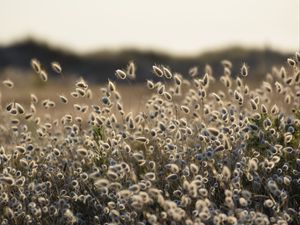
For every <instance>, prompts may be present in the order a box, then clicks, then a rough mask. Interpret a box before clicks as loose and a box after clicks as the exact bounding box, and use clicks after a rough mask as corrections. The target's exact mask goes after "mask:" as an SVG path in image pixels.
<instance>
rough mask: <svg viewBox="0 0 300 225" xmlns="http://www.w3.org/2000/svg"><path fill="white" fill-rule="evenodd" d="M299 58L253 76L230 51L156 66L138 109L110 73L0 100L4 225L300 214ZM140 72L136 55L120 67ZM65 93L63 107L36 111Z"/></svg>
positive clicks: (291, 219)
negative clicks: (97, 83) (95, 86)
mask: <svg viewBox="0 0 300 225" xmlns="http://www.w3.org/2000/svg"><path fill="white" fill-rule="evenodd" d="M299 60H300V57H299V53H297V54H296V57H294V58H293V57H291V58H289V59H288V60H287V63H286V64H285V67H281V68H277V67H274V68H273V69H272V71H271V72H270V73H268V74H267V75H266V77H265V80H264V81H263V82H262V83H261V84H256V85H255V86H253V87H251V86H250V85H247V82H246V79H249V76H251V68H249V67H248V66H247V65H246V64H243V65H242V66H241V70H240V74H238V75H237V76H236V77H235V76H233V75H232V73H231V69H232V66H233V65H232V63H231V62H230V61H228V60H223V61H222V62H221V64H222V65H223V68H224V72H223V74H221V75H220V76H219V74H216V75H214V74H213V72H212V68H211V67H210V66H209V65H206V67H205V68H204V71H203V73H201V71H200V69H198V68H197V67H194V68H191V69H190V71H189V75H188V76H184V75H182V74H178V73H175V72H173V71H172V69H171V68H169V67H167V66H163V65H154V66H153V71H152V73H153V76H155V79H153V80H156V81H152V80H147V81H146V82H145V88H147V89H149V90H150V91H151V93H152V94H151V96H150V97H149V99H147V100H146V101H144V102H137V103H136V104H137V105H141V104H143V105H144V106H143V107H139V109H140V110H139V111H137V112H134V111H132V112H131V111H126V110H125V109H126V107H124V104H123V101H122V95H121V94H120V93H119V92H118V86H117V84H116V83H115V82H113V81H111V80H109V81H108V83H107V85H105V86H104V87H102V88H101V90H100V93H92V91H91V89H90V88H89V85H88V83H87V82H86V81H85V80H84V79H80V80H79V81H77V82H76V83H75V85H74V89H73V90H71V91H70V93H69V95H65V94H58V98H57V99H56V100H51V99H45V100H43V99H39V96H36V95H35V94H33V93H30V98H29V99H28V101H30V103H29V104H24V103H22V102H21V101H18V99H12V101H11V102H9V103H8V104H5V105H3V103H1V107H0V121H1V124H0V224H1V225H5V224H45V225H47V224H139V225H142V224H187V225H192V224H198V225H202V224H214V225H222V224H231V225H237V224H258V225H268V224H278V225H279V224H280V225H283V224H299V223H300V208H299V207H300V204H299V202H300V197H299V192H300V150H299V144H300V86H299V84H300V69H299V64H300V62H299ZM31 65H32V67H33V70H34V71H35V73H36V74H37V76H38V77H39V78H40V79H41V80H42V81H44V82H46V81H47V80H48V73H47V72H46V70H45V69H44V67H43V66H42V64H41V63H40V62H39V61H38V60H37V59H33V60H32V61H31ZM51 67H52V69H53V70H54V72H56V73H58V74H61V73H62V71H63V69H62V67H61V65H60V64H59V63H58V62H53V63H52V64H51ZM136 72H137V69H136V66H135V64H134V63H133V62H130V63H129V65H128V67H127V68H126V69H122V70H121V69H120V70H116V72H115V76H116V77H117V78H118V79H122V80H124V79H134V78H135V77H136ZM157 77H158V78H157ZM217 77H219V79H217ZM157 79H160V81H157ZM2 84H3V90H7V89H12V90H13V88H14V86H15V85H14V82H13V81H11V80H9V79H6V80H4V81H2ZM1 89H2V87H1ZM70 100H72V101H70ZM73 100H75V101H77V100H78V102H75V103H74V104H73V103H71V102H73ZM79 100H81V101H79ZM91 100H93V104H89V102H90V101H91ZM82 101H83V102H85V103H82ZM68 104H70V107H69V109H70V110H69V111H67V112H65V114H64V115H61V116H59V117H54V116H53V115H51V113H46V114H44V116H40V115H39V114H38V111H37V109H39V108H42V109H43V110H46V112H47V110H53V109H55V108H58V107H61V106H62V105H68ZM49 112H50V111H49Z"/></svg>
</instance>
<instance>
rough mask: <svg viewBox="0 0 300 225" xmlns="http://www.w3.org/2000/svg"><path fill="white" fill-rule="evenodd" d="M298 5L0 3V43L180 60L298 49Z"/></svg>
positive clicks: (273, 0) (265, 0)
mask: <svg viewBox="0 0 300 225" xmlns="http://www.w3.org/2000/svg"><path fill="white" fill-rule="evenodd" d="M299 2H300V1H299V0H226V1H225V0H206V1H204V0H147V1H146V0H109V1H108V0H107V1H104V0H26V1H23V0H0V45H7V44H10V43H13V42H14V41H16V40H22V39H23V38H29V37H31V38H35V39H37V40H41V41H46V42H48V43H50V44H51V45H53V46H58V47H66V48H68V49H70V50H73V51H77V52H81V53H84V52H91V51H97V50H99V49H105V50H110V49H113V50H118V49H120V48H139V49H146V50H159V51H167V52H171V53H176V54H195V53H198V52H201V51H207V50H212V49H220V48H226V47H228V46H233V45H239V46H246V47H258V48H264V47H270V48H273V49H277V50H281V51H297V50H299V49H300V22H299V21H300V18H299V14H300V5H299V4H300V3H299Z"/></svg>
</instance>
